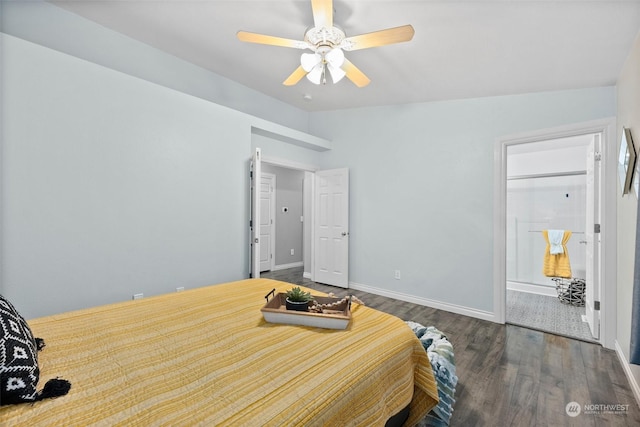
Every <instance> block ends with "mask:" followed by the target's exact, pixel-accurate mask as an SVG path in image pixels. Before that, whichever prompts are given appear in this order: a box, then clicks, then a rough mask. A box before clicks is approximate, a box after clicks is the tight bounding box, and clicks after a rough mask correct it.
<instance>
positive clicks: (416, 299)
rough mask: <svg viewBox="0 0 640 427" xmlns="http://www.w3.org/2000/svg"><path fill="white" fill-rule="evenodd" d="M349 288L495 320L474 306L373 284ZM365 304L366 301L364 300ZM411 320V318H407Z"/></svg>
mask: <svg viewBox="0 0 640 427" xmlns="http://www.w3.org/2000/svg"><path fill="white" fill-rule="evenodd" d="M349 288H350V289H356V290H359V291H364V292H369V293H370V294H375V295H380V296H383V297H388V298H393V299H397V300H400V301H406V302H410V303H413V304H418V305H424V306H426V307H431V308H437V309H438V310H444V311H449V312H451V313H456V314H462V315H463V316H469V317H475V318H476V319H482V320H488V321H490V322H496V319H495V315H494V313H491V312H488V311H483V310H477V309H475V308H469V307H463V306H460V305H456V304H450V303H447V302H441V301H435V300H431V299H428V298H422V297H417V296H415V295H409V294H403V293H400V292H395V291H390V290H388V289H380V288H375V287H373V286H368V285H363V284H361V283H355V282H349ZM364 303H365V304H366V303H367V302H366V301H364ZM407 320H411V319H407Z"/></svg>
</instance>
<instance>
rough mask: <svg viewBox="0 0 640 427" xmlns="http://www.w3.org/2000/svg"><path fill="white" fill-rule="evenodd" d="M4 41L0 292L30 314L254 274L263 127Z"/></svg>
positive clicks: (292, 152) (275, 145)
mask: <svg viewBox="0 0 640 427" xmlns="http://www.w3.org/2000/svg"><path fill="white" fill-rule="evenodd" d="M1 37H2V39H1V41H0V42H1V46H2V48H3V49H2V63H3V75H2V88H3V97H2V121H3V125H4V126H3V129H2V132H3V140H2V152H3V157H2V190H3V191H2V208H3V212H2V214H3V217H2V220H3V222H2V226H3V236H2V248H3V252H2V267H3V268H2V276H1V278H2V281H1V285H2V286H1V291H2V292H3V295H6V296H7V297H8V298H9V299H10V300H12V301H13V302H14V304H15V305H16V306H17V307H19V309H20V311H21V312H22V313H23V314H24V316H25V317H27V318H32V317H37V316H42V315H47V314H51V313H58V312H62V311H67V310H72V309H77V308H84V307H88V306H94V305H99V304H105V303H109V302H114V301H121V300H126V299H130V298H131V296H132V295H133V294H134V293H140V292H142V293H144V294H145V296H149V295H155V294H160V293H165V292H172V291H175V288H176V287H178V286H185V287H187V288H191V287H197V286H204V285H208V284H214V283H220V282H225V281H230V280H238V279H241V278H244V277H248V271H249V269H248V259H249V256H248V243H247V242H248V237H249V236H248V188H249V181H248V159H249V157H250V155H251V145H252V138H253V137H252V127H254V126H255V125H256V124H259V125H260V126H265V125H268V124H265V122H264V120H262V119H256V118H254V117H252V116H249V115H247V114H244V113H241V112H237V111H234V110H231V109H229V108H227V107H223V106H219V105H216V104H213V103H211V102H209V101H206V100H203V99H200V98H197V97H193V96H190V95H187V94H184V93H181V92H178V91H175V90H173V89H169V88H166V87H162V86H159V85H157V84H155V83H151V82H148V81H145V80H141V79H139V78H136V77H132V76H130V75H127V74H124V73H121V72H119V71H114V70H112V69H109V68H106V67H103V66H100V65H97V64H94V63H91V62H88V61H85V60H83V59H79V58H75V57H73V56H70V55H67V54H64V53H60V52H58V51H56V50H52V49H49V48H46V47H43V46H39V45H37V44H34V43H31V42H28V41H24V40H21V39H19V38H16V37H13V36H9V35H4V34H3V35H2V36H1ZM281 146H284V147H281ZM271 148H272V149H274V150H276V151H279V152H281V153H282V154H283V155H286V156H289V157H290V158H292V159H293V160H295V159H296V158H298V157H299V158H298V161H301V160H300V159H302V158H306V157H305V156H302V155H301V154H300V153H302V152H305V151H309V150H305V149H304V148H301V147H297V146H293V145H291V144H287V143H283V142H279V141H271ZM312 153H314V154H315V155H317V153H316V152H314V151H312Z"/></svg>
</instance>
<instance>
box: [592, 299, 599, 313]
mask: <svg viewBox="0 0 640 427" xmlns="http://www.w3.org/2000/svg"><path fill="white" fill-rule="evenodd" d="M593 309H594V310H595V311H600V301H594V302H593Z"/></svg>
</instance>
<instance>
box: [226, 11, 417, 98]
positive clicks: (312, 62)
mask: <svg viewBox="0 0 640 427" xmlns="http://www.w3.org/2000/svg"><path fill="white" fill-rule="evenodd" d="M311 9H312V11H313V22H314V27H312V28H309V29H308V30H307V31H306V32H305V34H304V41H300V40H292V39H286V38H282V37H275V36H268V35H264V34H257V33H250V32H247V31H238V34H237V37H238V39H239V40H240V41H243V42H248V43H258V44H266V45H271V46H282V47H291V48H295V49H309V50H311V51H312V52H313V53H303V54H302V55H301V56H300V66H299V67H298V68H297V69H296V70H295V71H294V72H293V73H291V75H290V76H289V77H287V79H286V80H285V81H284V82H283V84H284V85H286V86H293V85H295V84H296V83H298V82H299V81H300V80H301V79H302V78H303V77H304V76H306V77H307V79H308V80H309V81H310V82H312V83H314V84H317V85H318V84H326V81H327V80H326V74H327V70H329V74H330V75H331V80H332V81H333V83H334V84H335V83H338V82H339V81H340V80H342V78H343V77H345V76H346V77H347V78H348V79H349V80H351V82H353V83H354V84H355V85H356V86H358V87H364V86H366V85H368V84H369V83H370V82H371V80H369V78H368V77H367V76H366V75H365V74H364V73H363V72H362V71H360V69H358V67H356V66H355V65H353V63H352V62H351V61H349V60H348V59H347V58H345V55H344V51H345V50H346V51H351V50H358V49H368V48H370V47H377V46H384V45H388V44H393V43H401V42H406V41H409V40H411V39H412V38H413V34H414V29H413V27H412V26H411V25H403V26H401V27H395V28H388V29H386V30H380V31H375V32H372V33H367V34H361V35H358V36H353V37H346V35H345V33H344V31H342V30H341V29H340V28H338V27H336V26H335V25H333V1H332V0H311Z"/></svg>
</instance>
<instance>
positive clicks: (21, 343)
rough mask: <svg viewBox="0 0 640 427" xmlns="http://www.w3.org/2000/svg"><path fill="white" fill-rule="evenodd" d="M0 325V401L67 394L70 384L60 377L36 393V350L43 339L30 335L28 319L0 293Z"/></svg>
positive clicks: (17, 401) (11, 401)
mask: <svg viewBox="0 0 640 427" xmlns="http://www.w3.org/2000/svg"><path fill="white" fill-rule="evenodd" d="M0 329H1V330H0V405H9V404H13V403H23V402H34V401H37V400H41V399H44V398H46V397H56V396H61V395H64V394H67V392H68V391H69V388H70V387H71V384H69V382H68V381H66V380H60V379H54V380H50V381H48V382H47V384H46V385H45V387H44V389H43V391H41V392H40V393H38V391H37V389H36V386H37V384H38V379H39V377H40V369H39V368H38V350H41V349H42V348H43V347H44V340H42V339H40V338H34V337H33V334H32V333H31V328H29V325H28V324H27V322H26V321H25V320H24V318H23V317H22V316H21V315H20V313H18V311H17V310H16V309H15V307H14V306H13V305H12V304H11V303H10V302H9V301H8V300H7V299H6V298H5V297H3V296H2V295H0Z"/></svg>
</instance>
